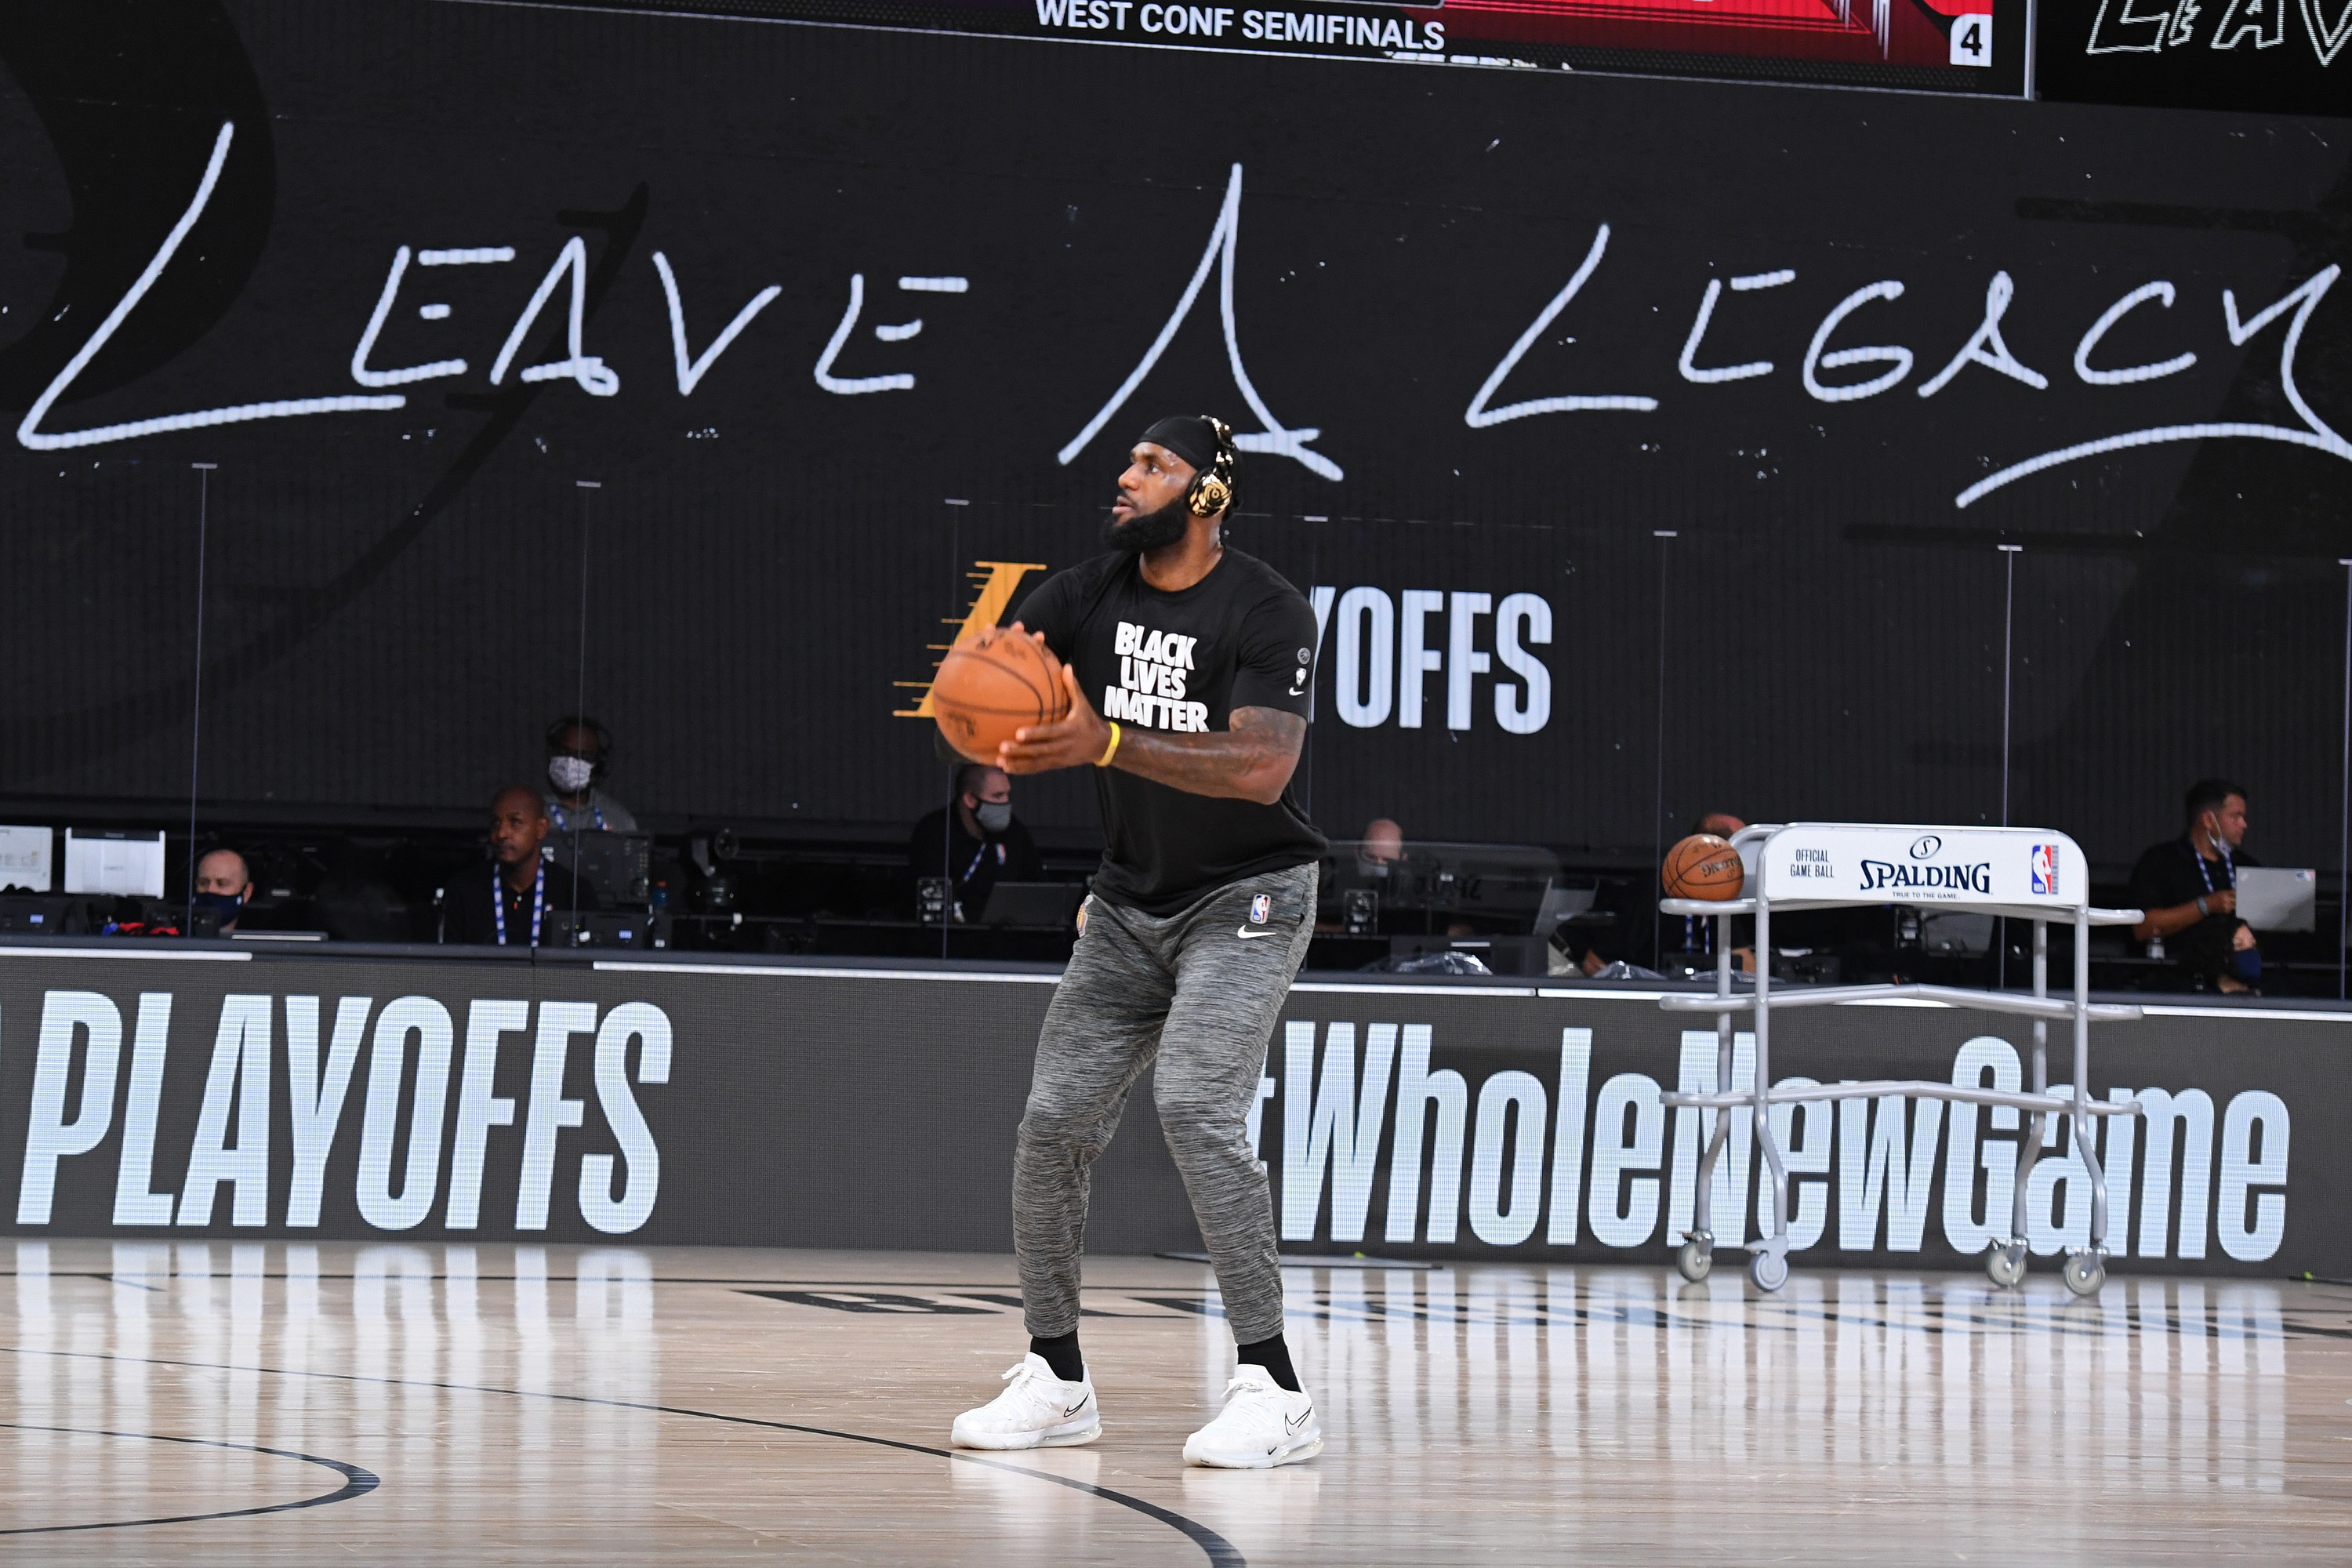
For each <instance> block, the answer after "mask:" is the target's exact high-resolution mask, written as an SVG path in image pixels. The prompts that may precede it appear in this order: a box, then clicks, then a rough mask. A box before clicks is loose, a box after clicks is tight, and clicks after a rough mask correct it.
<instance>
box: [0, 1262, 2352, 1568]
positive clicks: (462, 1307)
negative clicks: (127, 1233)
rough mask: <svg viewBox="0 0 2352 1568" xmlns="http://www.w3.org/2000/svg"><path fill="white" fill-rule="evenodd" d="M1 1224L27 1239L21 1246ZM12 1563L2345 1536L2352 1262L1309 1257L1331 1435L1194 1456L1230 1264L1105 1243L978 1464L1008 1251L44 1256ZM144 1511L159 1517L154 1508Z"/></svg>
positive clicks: (968, 1559)
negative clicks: (1002, 1438)
mask: <svg viewBox="0 0 2352 1568" xmlns="http://www.w3.org/2000/svg"><path fill="white" fill-rule="evenodd" d="M6 1259H7V1252H6V1250H5V1248H0V1263H5V1261H6ZM15 1264H16V1271H15V1278H14V1279H13V1280H12V1281H10V1282H9V1283H10V1284H12V1285H13V1287H14V1289H13V1291H11V1290H8V1289H5V1288H0V1312H6V1313H12V1315H9V1316H8V1317H7V1318H6V1321H5V1324H0V1453H5V1455H6V1458H5V1463H0V1531H5V1533H0V1558H5V1559H9V1560H14V1561H26V1562H43V1563H47V1562H55V1561H58V1560H60V1559H84V1558H87V1559H102V1560H105V1561H108V1562H120V1563H171V1564H174V1565H180V1564H212V1563H221V1564H230V1563H238V1564H242V1563H304V1564H316V1563H341V1562H379V1563H392V1562H398V1563H404V1564H414V1563H647V1562H662V1563H720V1562H732V1563H740V1562H765V1563H821V1564H836V1563H924V1564H930V1563H988V1564H1024V1563H1122V1564H1139V1565H1151V1564H1181V1565H1186V1568H1198V1565H1200V1564H1202V1563H1204V1562H1206V1563H1213V1564H1220V1565H1226V1568H1241V1565H1242V1564H1244V1563H1255V1564H1259V1565H1261V1568H1263V1565H1269V1564H1275V1563H1349V1564H1354V1563H1471V1562H1494V1563H1564V1562H1566V1563H1573V1562H1579V1561H1582V1562H1603V1563H1613V1562H1624V1561H1629V1560H1632V1559H1634V1558H1636V1557H1640V1558H1644V1559H1649V1558H1653V1557H1656V1556H1659V1555H1661V1554H1665V1555H1667V1556H1668V1557H1669V1558H1670V1560H1682V1561H1686V1560H1701V1561H1724V1562H1730V1561H1738V1562H1743V1563H1746V1562H1765V1563H1769V1562H1799V1563H1945V1562H1979V1563H1983V1562H1996V1563H2016V1562H2020V1561H2022V1560H2025V1559H2026V1558H2028V1557H2029V1556H2030V1557H2032V1558H2035V1559H2039V1560H2042V1561H2055V1562H2084V1563H2199V1564H2203V1563H2212V1562H2215V1561H2217V1560H2220V1559H2224V1558H2238V1559H2242V1560H2246V1561H2251V1562H2256V1563H2301V1562H2313V1563H2317V1562H2329V1563H2343V1562H2345V1561H2347V1558H2352V1404H2347V1400H2352V1289H2343V1288H2338V1287H2330V1286H2315V1285H2295V1284H2285V1283H2279V1284H2271V1283H2256V1282H2242V1283H2241V1282H2226V1283H2225V1282H2220V1281H2203V1282H2198V1281H2184V1280H2167V1279H2134V1278H2118V1279H2112V1280H2110V1282H2109V1284H2108V1286H2107V1289H2106V1290H2105V1294H2104V1295H2103V1296H2101V1297H2100V1298H2098V1299H2097V1300H2093V1301H2087V1302H2076V1301H2074V1300H2071V1299H2070V1298H2068V1297H2066V1296H2065V1294H2064V1293H2063V1289H2061V1288H2060V1287H2059V1285H2058V1282H2057V1280H2056V1279H2054V1277H2053V1275H2052V1274H2051V1273H2049V1272H2047V1271H2046V1270H2045V1272H2043V1273H2042V1274H2039V1275H2036V1276H2034V1277H2033V1278H2032V1280H2031V1282H2030V1286H2029V1288H2028V1289H2026V1290H2024V1291H2022V1292H2011V1293H2005V1294H2004V1293H1996V1292H1994V1291H1993V1290H1992V1289H1990V1286H1988V1285H1987V1284H1986V1283H1985V1282H1984V1281H1983V1280H1982V1279H1977V1278H1971V1277H1965V1276H1954V1275H1937V1276H1917V1275H1866V1274H1823V1273H1813V1274H1808V1273H1805V1272H1803V1271H1801V1270H1800V1271H1799V1272H1798V1273H1797V1274H1796V1276H1795V1278H1794V1279H1793V1280H1792V1281H1791V1283H1790V1287H1789V1289H1787V1290H1786V1291H1785V1292H1783V1293H1782V1294H1781V1295H1780V1297H1778V1298H1774V1299H1769V1300H1767V1299H1759V1298H1756V1297H1755V1296H1754V1294H1753V1293H1752V1292H1751V1291H1750V1290H1749V1289H1748V1287H1747V1284H1746V1281H1745V1279H1744V1278H1741V1277H1739V1276H1737V1275H1733V1276H1729V1277H1724V1278H1717V1279H1710V1280H1708V1281H1706V1283H1704V1284H1702V1285H1697V1286H1689V1285H1685V1284H1684V1283H1683V1282H1682V1281H1681V1280H1680V1279H1677V1278H1675V1276H1674V1275H1673V1274H1672V1273H1671V1272H1669V1271H1666V1270H1664V1269H1637V1268H1520V1267H1510V1266H1485V1267H1477V1268H1468V1267H1465V1268H1454V1269H1447V1270H1436V1271H1412V1270H1381V1269H1368V1268H1297V1269H1294V1270H1291V1271H1290V1272H1289V1274H1288V1279H1289V1285H1290V1296H1291V1310H1292V1319H1291V1323H1292V1330H1291V1337H1292V1342H1293V1343H1294V1345H1295V1346H1296V1347H1297V1357H1298V1361H1299V1364H1300V1368H1301V1371H1302V1373H1303V1374H1304V1375H1305V1376H1306V1377H1307V1380H1308V1386H1309V1387H1310V1388H1311V1389H1312V1390H1313V1391H1314V1392H1315V1393H1316V1394H1317V1395H1318V1400H1319V1403H1320V1405H1321V1408H1322V1414H1323V1421H1324V1425H1325V1429H1326V1432H1327V1439H1326V1446H1325V1448H1324V1451H1323V1456H1322V1458H1319V1459H1317V1460H1315V1461H1314V1462H1312V1463H1311V1464H1307V1465H1304V1466H1297V1467H1293V1468H1285V1469H1281V1470H1276V1471H1271V1472H1263V1473H1242V1474H1236V1473H1223V1472H1213V1471H1202V1470H1188V1469H1186V1468H1184V1467H1183V1465H1182V1464H1181V1461H1180V1459H1179V1458H1178V1451H1179V1449H1180V1447H1181V1444H1182V1442H1183V1438H1184V1435H1185V1434H1186V1433H1187V1432H1188V1431H1189V1430H1191V1428H1192V1426H1195V1425H1196V1424H1198V1423H1199V1422H1200V1421H1201V1420H1202V1419H1203V1418H1204V1417H1205V1415H1206V1413H1207V1412H1208V1411H1209V1410H1211V1409H1212V1408H1213V1403H1214V1400H1215V1397H1216V1395H1217V1394H1218V1393H1219V1392H1220V1390H1221V1389H1222V1388H1223V1381H1224V1377H1225V1375H1226V1373H1227V1371H1228V1362H1227V1358H1228V1356H1229V1354H1230V1351H1229V1348H1228V1342H1227V1340H1226V1337H1225V1330H1224V1325H1223V1321H1221V1320H1220V1319H1218V1318H1217V1317H1215V1316H1214V1315H1213V1314H1214V1296H1213V1291H1211V1290H1210V1289H1209V1288H1208V1281H1207V1271H1206V1270H1205V1269H1203V1268H1199V1267H1197V1266H1194V1265H1190V1264H1184V1263H1179V1262H1172V1261H1165V1260H1156V1259H1118V1258H1107V1259H1097V1260H1096V1261H1095V1262H1094V1263H1093V1265H1092V1267H1091V1268H1090V1270H1089V1275H1088V1280H1087V1284H1088V1292H1087V1310H1088V1311H1089V1313H1090V1314H1091V1315H1090V1316H1089V1317H1088V1318H1087V1321H1086V1335H1087V1346H1088V1350H1089V1353H1090V1359H1091V1360H1092V1362H1093V1364H1094V1367H1095V1370H1096V1376H1097V1384H1098V1386H1099V1388H1100V1390H1101V1394H1102V1400H1103V1406H1104V1412H1105V1432H1104V1436H1103V1440H1102V1441H1101V1442H1100V1443H1099V1444H1097V1446H1095V1447H1090V1448H1078V1449H1064V1450H1058V1451H1053V1452H1047V1453H1041V1454H1034V1455H1013V1456H997V1455H973V1456H969V1457H961V1458H949V1457H947V1455H946V1453H945V1452H944V1450H945V1447H946V1436H947V1427H948V1423H949V1421H950V1418H951V1417H952V1416H953V1415H954V1414H955V1412H956V1411H957V1410H959V1409H961V1408H962V1407H963V1406H965V1405H969V1404H973V1403H977V1402H978V1401H980V1400H982V1399H983V1398H986V1397H988V1396H989V1395H991V1394H992V1393H993V1392H994V1390H995V1388H996V1386H997V1383H996V1377H997V1373H1000V1372H1001V1371H1003V1369H1004V1368H1005V1367H1006V1366H1008V1365H1010V1364H1011V1363H1013V1361H1014V1360H1015V1359H1017V1355H1018V1352H1019V1351H1020V1349H1021V1348H1022V1345H1023V1339H1022V1334H1021V1330H1020V1322H1019V1317H1018V1312H1017V1306H1016V1301H1017V1297H1016V1295H1015V1292H1014V1290H1013V1272H1012V1264H1011V1260H1010V1259H1009V1258H985V1257H966V1256H917V1255H908V1254H885V1253H866V1254H857V1253H810V1252H797V1253H793V1252H746V1251H719V1250H701V1249H688V1248H652V1249H629V1248H607V1249H573V1248H566V1247H546V1248H537V1247H439V1246H392V1247H344V1246H327V1245H321V1246H317V1247H310V1246H284V1245H279V1244H277V1243H270V1244H267V1245H261V1244H254V1245H237V1246H231V1245H227V1244H223V1243H214V1244H211V1245H209V1246H207V1245H205V1244H202V1243H198V1244H194V1245H170V1246H165V1245H136V1246H111V1245H108V1244H103V1243H76V1242H49V1243H39V1242H30V1243H17V1244H16V1246H15ZM139 1521H163V1522H139Z"/></svg>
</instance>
